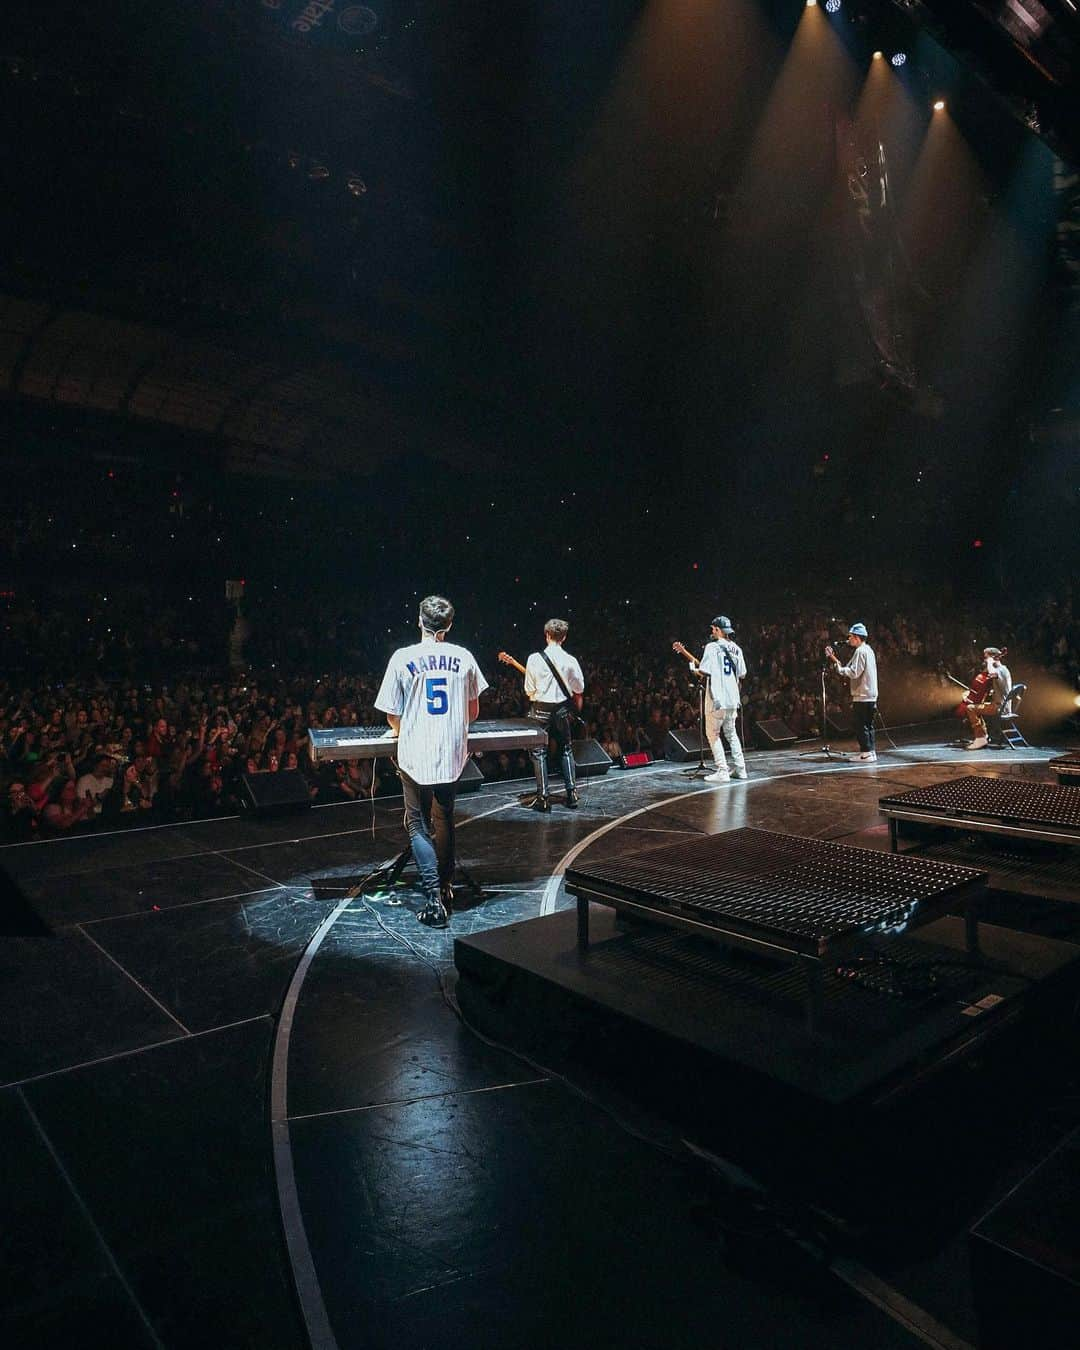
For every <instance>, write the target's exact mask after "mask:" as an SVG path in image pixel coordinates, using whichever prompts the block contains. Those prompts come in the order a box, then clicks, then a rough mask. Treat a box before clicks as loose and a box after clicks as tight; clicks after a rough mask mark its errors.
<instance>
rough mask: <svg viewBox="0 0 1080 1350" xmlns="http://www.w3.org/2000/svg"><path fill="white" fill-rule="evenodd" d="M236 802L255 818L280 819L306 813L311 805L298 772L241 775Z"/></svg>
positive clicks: (306, 784) (301, 776) (304, 783)
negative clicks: (284, 816)
mask: <svg viewBox="0 0 1080 1350" xmlns="http://www.w3.org/2000/svg"><path fill="white" fill-rule="evenodd" d="M240 777H241V782H242V784H243V787H242V790H241V793H240V800H241V801H242V802H243V804H244V806H245V807H246V808H247V809H248V810H249V811H251V812H252V814H253V815H256V816H281V815H285V814H286V813H287V812H289V811H306V810H307V809H308V807H309V806H310V805H311V794H310V791H309V788H308V781H307V779H306V778H305V777H304V775H303V774H302V773H301V772H300V770H299V769H279V770H278V772H277V773H245V774H241V776H240Z"/></svg>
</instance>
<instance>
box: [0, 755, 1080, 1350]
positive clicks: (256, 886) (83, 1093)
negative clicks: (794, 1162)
mask: <svg viewBox="0 0 1080 1350" xmlns="http://www.w3.org/2000/svg"><path fill="white" fill-rule="evenodd" d="M1058 753H1060V750H1055V751H1046V752H1039V751H1031V750H1027V751H1009V752H998V753H994V754H992V755H991V754H990V752H985V751H984V752H979V753H974V754H972V753H965V752H963V751H949V750H945V749H942V748H940V747H938V746H935V745H923V746H919V745H909V746H905V747H903V748H901V749H899V750H896V751H890V750H886V751H883V752H882V753H881V755H880V759H879V761H878V763H877V764H875V765H862V764H859V763H823V762H820V761H817V760H815V759H813V758H806V759H800V758H799V757H798V755H797V754H796V753H795V752H791V751H788V752H783V753H769V754H752V755H750V756H749V767H750V771H751V775H752V777H751V778H750V779H749V781H747V782H733V783H730V784H726V785H720V786H715V787H714V786H713V785H711V784H705V783H702V782H698V781H693V780H689V779H687V778H686V777H685V776H684V775H683V771H682V770H683V766H677V765H666V764H661V765H658V766H656V767H654V768H651V769H646V770H637V771H628V772H625V773H619V772H616V771H612V772H611V773H609V774H608V775H606V776H605V777H603V778H597V779H588V780H586V781H585V782H584V784H583V788H584V791H583V799H584V800H583V804H582V807H581V809H580V810H579V811H577V812H570V811H567V810H566V809H565V808H563V807H562V806H561V805H560V804H558V803H556V805H555V807H554V809H553V811H552V813H551V815H550V816H540V815H537V814H535V813H533V812H530V811H528V810H526V809H524V808H523V807H522V806H521V805H520V804H519V801H518V796H517V794H518V792H519V791H520V789H521V787H522V786H523V785H520V784H499V785H492V786H490V787H484V788H483V789H482V790H481V791H480V792H479V793H477V794H475V795H472V796H467V797H462V798H461V799H460V802H459V812H458V816H459V821H460V823H461V831H460V835H459V857H460V860H461V862H462V863H463V864H464V865H465V867H466V868H467V869H468V870H469V872H470V873H471V874H472V875H473V876H474V877H475V878H476V879H477V880H478V881H479V882H480V883H481V884H482V886H483V888H484V892H485V898H484V899H483V900H482V901H480V902H478V903H475V902H472V901H470V900H469V899H468V897H467V896H461V897H460V898H461V902H462V907H461V908H460V910H459V911H458V912H457V913H456V914H455V917H454V921H453V925H452V927H451V928H450V929H449V930H448V931H446V932H430V931H428V930H426V929H424V928H422V927H421V926H420V925H419V924H417V923H416V922H415V919H414V917H413V910H414V909H415V907H416V905H417V901H418V897H417V896H416V895H415V893H414V892H413V891H412V890H411V889H410V888H409V887H408V886H404V887H400V888H398V889H397V890H396V891H395V893H394V894H392V895H391V894H385V893H383V894H376V895H373V896H369V897H367V898H366V899H358V900H355V901H352V902H349V903H345V904H335V903H334V902H333V901H327V900H317V899H316V898H315V897H314V894H313V891H312V888H311V884H310V883H311V878H312V877H313V876H318V877H325V876H327V875H328V874H337V875H340V876H342V877H351V876H356V875H358V874H361V873H363V872H365V871H366V870H368V869H369V868H370V867H373V866H374V865H376V864H377V863H378V862H380V861H383V860H386V859H388V858H390V857H392V856H393V855H394V854H395V853H396V852H397V851H398V849H399V848H400V847H401V846H402V844H403V842H404V834H403V831H402V828H401V803H400V800H394V799H389V800H379V801H377V802H375V803H374V804H371V803H357V804H349V805H344V806H340V807H327V808H322V809H316V810H314V811H311V812H309V813H308V814H306V815H304V816H300V817H291V818H282V819H278V820H251V819H235V820H217V821H208V822H203V823H199V824H186V825H181V826H173V827H168V828H159V829H150V830H145V831H133V832H127V833H122V834H114V835H99V836H89V837H85V838H72V839H64V840H59V841H56V842H54V843H39V844H33V845H26V846H18V847H10V848H7V849H3V850H0V866H2V867H3V868H5V869H6V870H7V872H8V873H9V875H10V876H12V877H13V878H14V879H15V880H16V881H17V882H18V884H19V885H20V886H21V888H22V889H23V891H24V893H25V894H26V895H27V897H28V898H29V899H30V901H31V902H32V904H33V905H34V906H35V908H36V909H37V910H38V912H39V913H40V914H41V915H42V916H43V917H44V918H45V919H46V920H47V921H48V922H49V923H50V924H51V925H52V926H53V928H54V933H53V935H52V936H50V937H43V938H15V939H8V940H7V941H6V942H5V943H4V945H3V947H2V948H0V953H2V954H0V1004H2V1007H0V1026H2V1027H3V1032H2V1035H0V1085H2V1086H0V1122H2V1124H0V1129H2V1131H3V1141H4V1145H5V1148H6V1153H7V1157H8V1159H9V1165H8V1166H7V1167H6V1168H5V1171H4V1180H3V1181H2V1182H0V1232H2V1233H3V1235H4V1238H3V1243H4V1247H5V1249H6V1250H5V1252H4V1261H3V1273H2V1275H0V1280H2V1281H3V1283H4V1285H5V1287H4V1288H3V1290H2V1293H0V1299H2V1303H3V1306H4V1308H5V1313H6V1318H7V1325H8V1328H9V1334H8V1338H7V1343H8V1344H12V1345H18V1346H20V1347H21V1346H42V1347H44V1346H70V1345H73V1344H78V1345H80V1346H84V1347H85V1346H96V1345H102V1346H104V1345H108V1346H110V1347H118V1346H119V1347H128V1346H131V1347H139V1346H144V1345H145V1346H167V1347H170V1348H171V1347H173V1346H183V1345H188V1344H191V1345H194V1344H198V1345H200V1346H204V1345H214V1346H222V1347H233V1346H248V1345H250V1346H256V1345H257V1346H260V1347H270V1348H271V1350H273V1348H274V1347H300V1346H303V1345H304V1344H305V1343H307V1341H308V1340H309V1339H310V1341H311V1343H313V1344H315V1345H317V1346H320V1347H332V1346H334V1345H338V1346H340V1347H342V1350H346V1348H347V1347H352V1346H360V1345H363V1346H382V1345H391V1344H394V1345H396V1346H398V1347H401V1346H424V1345H428V1344H431V1345H435V1344H438V1345H440V1346H445V1347H456V1346H465V1345H478V1346H484V1347H492V1346H502V1345H504V1344H505V1345H507V1346H509V1345H511V1344H513V1345H514V1346H516V1347H523V1346H524V1347H529V1346H534V1345H537V1346H539V1345H546V1344H549V1343H551V1342H554V1341H558V1342H559V1343H561V1344H562V1345H564V1346H575V1345H584V1344H586V1343H592V1344H607V1343H611V1342H612V1341H613V1340H615V1339H617V1340H618V1342H619V1343H620V1344H621V1345H623V1346H642V1347H645V1346H665V1347H667V1346H682V1345H691V1344H693V1345H695V1346H698V1345H700V1344H702V1343H704V1344H720V1343H722V1344H723V1345H724V1346H725V1347H728V1348H729V1350H739V1348H740V1347H755V1348H756V1347H760V1346H763V1345H769V1346H792V1347H795V1346H798V1347H816V1346H826V1345H828V1346H836V1345H845V1346H867V1347H870V1346H874V1347H885V1348H886V1350H887V1348H888V1347H890V1346H897V1347H900V1346H909V1345H915V1344H918V1343H919V1340H918V1339H917V1338H916V1337H915V1336H913V1335H912V1333H911V1332H910V1331H909V1330H908V1329H906V1326H905V1319H906V1325H907V1326H910V1325H912V1318H913V1317H916V1318H917V1317H922V1318H923V1321H922V1323H920V1324H919V1325H920V1326H921V1328H922V1330H921V1331H920V1336H922V1337H923V1339H925V1335H924V1333H926V1331H927V1328H929V1329H930V1330H931V1331H932V1330H933V1327H934V1326H935V1325H937V1326H938V1330H939V1331H941V1332H951V1333H953V1334H955V1335H956V1336H958V1337H960V1338H961V1339H966V1340H968V1341H973V1340H974V1328H973V1323H972V1316H971V1309H970V1306H969V1302H968V1299H967V1295H966V1289H967V1283H966V1271H965V1269H964V1262H965V1256H964V1247H963V1234H964V1232H965V1230H966V1226H967V1223H968V1221H969V1220H970V1219H972V1218H974V1217H975V1216H976V1214H977V1213H980V1212H982V1211H983V1210H985V1209H986V1208H988V1207H989V1204H990V1203H991V1202H992V1201H993V1200H995V1199H996V1198H997V1197H998V1196H999V1195H1000V1194H1003V1193H1004V1191H1005V1190H1006V1189H1007V1188H1008V1186H1009V1185H1010V1184H1011V1181H1012V1179H1013V1178H1014V1177H1015V1176H1019V1175H1022V1174H1023V1172H1024V1171H1025V1170H1027V1168H1028V1167H1030V1165H1031V1164H1033V1163H1034V1162H1035V1161H1037V1159H1038V1158H1039V1157H1041V1156H1042V1154H1043V1153H1044V1152H1045V1151H1046V1150H1047V1148H1048V1147H1049V1145H1050V1144H1051V1143H1053V1142H1055V1141H1056V1139H1057V1137H1058V1136H1059V1135H1060V1134H1063V1133H1064V1132H1065V1130H1066V1129H1067V1128H1068V1127H1069V1125H1071V1124H1072V1123H1074V1121H1073V1119H1072V1116H1071V1115H1070V1111H1072V1112H1073V1113H1075V1109H1076V1104H1075V1101H1073V1102H1072V1104H1071V1106H1070V1105H1069V1103H1068V1102H1067V1100H1066V1099H1067V1096H1068V1093H1067V1090H1066V1087H1067V1085H1065V1084H1063V1083H1060V1082H1055V1083H1048V1084H1046V1085H1045V1089H1046V1090H1045V1099H1044V1100H1040V1101H1039V1102H1033V1103H1030V1104H1029V1106H1030V1109H1028V1110H1027V1111H1026V1113H1025V1116H1024V1119H1023V1120H1022V1121H1015V1120H1009V1121H998V1122H995V1123H994V1125H993V1130H992V1132H993V1133H994V1135H995V1138H996V1139H997V1140H998V1142H999V1148H998V1150H997V1156H998V1158H999V1166H998V1167H997V1168H996V1170H995V1171H994V1173H993V1175H987V1176H986V1177H985V1178H984V1179H983V1184H982V1185H981V1187H980V1188H979V1191H978V1194H975V1195H971V1194H965V1196H964V1198H963V1201H962V1202H960V1201H958V1203H957V1208H956V1213H955V1215H954V1216H953V1217H954V1220H955V1222H954V1223H953V1224H952V1225H951V1227H947V1231H946V1230H945V1229H943V1230H942V1231H941V1232H940V1233H938V1234H935V1235H934V1236H933V1238H932V1239H931V1238H929V1236H928V1235H922V1236H923V1238H924V1239H925V1240H923V1241H916V1240H915V1238H916V1236H917V1235H914V1234H911V1235H907V1236H909V1237H910V1238H911V1239H912V1240H911V1242H910V1243H908V1244H904V1245H905V1247H906V1251H905V1254H904V1255H902V1256H901V1255H898V1254H897V1252H896V1251H891V1252H890V1253H889V1254H888V1255H881V1256H880V1257H879V1258H874V1257H871V1256H870V1255H869V1254H867V1253H863V1254H862V1255H861V1257H860V1261H859V1263H855V1264H853V1263H852V1262H851V1261H850V1260H849V1261H848V1264H847V1265H842V1264H839V1263H837V1262H836V1261H833V1260H831V1259H827V1258H824V1257H820V1256H814V1255H812V1254H810V1253H808V1251H807V1249H806V1248H805V1247H804V1246H798V1245H796V1244H793V1243H785V1242H783V1241H781V1240H779V1239H778V1238H777V1237H776V1235H775V1234H774V1233H771V1232H770V1233H768V1234H765V1233H764V1232H763V1231H758V1230H757V1229H756V1228H755V1223H754V1222H748V1221H747V1220H746V1216H745V1215H739V1216H738V1217H737V1218H733V1216H732V1214H731V1213H730V1212H729V1210H728V1208H727V1200H726V1199H723V1198H721V1197H719V1196H717V1195H716V1194H715V1193H714V1191H713V1190H712V1189H710V1185H711V1183H710V1182H709V1180H708V1178H707V1176H706V1175H705V1173H704V1170H703V1168H702V1167H701V1165H700V1164H699V1163H698V1162H696V1161H695V1159H694V1158H693V1155H692V1154H688V1153H686V1152H685V1151H683V1152H680V1151H679V1149H678V1148H677V1147H668V1144H669V1143H670V1141H669V1140H667V1139H666V1138H665V1136H664V1133H663V1129H662V1127H661V1126H660V1125H659V1124H658V1123H657V1122H651V1121H647V1120H644V1119H640V1118H636V1117H632V1116H628V1115H627V1114H626V1113H625V1112H624V1110H623V1105H624V1104H618V1105H617V1104H615V1103H613V1102H610V1101H605V1100H602V1099H599V1098H597V1097H596V1095H595V1094H594V1093H593V1092H592V1091H591V1090H589V1091H587V1092H584V1093H583V1092H582V1091H581V1090H580V1088H581V1085H580V1084H579V1085H572V1084H570V1083H568V1082H566V1081H565V1080H564V1079H562V1078H560V1077H558V1076H554V1075H552V1074H551V1073H550V1072H548V1071H547V1068H546V1067H545V1066H543V1065H541V1064H539V1063H533V1064H530V1063H527V1062H524V1061H523V1060H522V1059H520V1058H518V1057H517V1056H515V1055H514V1054H512V1053H510V1052H509V1051H507V1050H506V1049H504V1048H502V1047H500V1046H498V1045H493V1044H489V1043H486V1042H485V1041H483V1040H481V1039H479V1038H477V1037H476V1036H475V1035H473V1034H472V1033H471V1032H470V1031H469V1030H468V1029H467V1028H466V1027H464V1026H463V1025H462V1023H461V1022H460V1021H459V1020H458V1018H457V1017H456V1016H455V1013H454V1011H453V1010H452V1006H451V1005H452V1002H453V984H454V971H453V965H452V946H453V940H454V938H455V936H462V935H465V934H470V933H481V932H483V931H484V930H486V929H490V928H493V927H496V926H500V925H505V924H511V923H517V922H519V921H520V920H522V919H526V918H533V917H537V916H540V915H545V914H554V913H556V912H558V911H561V910H562V909H564V908H567V907H568V906H569V905H570V904H571V903H572V902H571V901H570V900H569V898H568V897H566V896H565V895H564V893H563V890H562V885H561V877H562V874H563V872H564V870H565V868H566V867H567V865H568V864H569V863H570V862H571V861H572V860H573V859H574V858H575V857H578V856H583V855H585V856H601V855H602V854H603V853H605V852H607V851H609V850H616V851H617V850H625V849H631V848H638V847H641V846H643V845H645V844H648V843H650V842H651V843H660V842H663V841H665V840H674V839H676V838H678V837H679V835H680V834H682V835H686V836H692V835H694V834H699V833H702V832H706V833H712V832H715V831H718V830H726V829H731V828H734V827H736V826H742V825H754V826H758V827H762V828H766V829H774V830H781V831H786V832H788V833H794V834H802V835H807V836H813V837H817V838H828V839H836V840H841V841H845V842H857V843H860V844H862V845H864V846H870V847H878V848H882V849H886V848H887V847H888V831H887V827H886V825H885V822H884V820H883V819H882V818H881V817H880V816H879V814H878V811H877V800H878V798H879V797H880V796H882V795H884V794H885V793H886V792H888V791H902V790H905V789H906V788H909V787H916V786H920V785H923V784H926V783H930V782H934V781H937V780H938V779H941V778H946V777H952V776H955V775H958V774H960V773H964V772H979V773H983V772H985V773H997V774H1003V773H1005V774H1013V773H1017V774H1027V775H1031V776H1036V777H1039V778H1041V779H1045V780H1046V781H1050V775H1049V772H1048V770H1047V769H1046V767H1045V765H1046V761H1047V760H1049V759H1050V758H1051V757H1052V756H1053V755H1054V754H1058ZM951 847H954V848H955V847H957V845H956V843H955V841H954V842H953V844H952V845H951ZM964 861H965V862H967V863H968V864H969V865H974V863H973V861H972V859H971V858H970V857H967V858H965V859H964ZM990 870H991V872H992V873H994V871H995V868H994V866H993V859H991V864H990ZM1020 870H1022V869H1021V866H1020V864H1019V863H1018V862H1017V861H1016V859H1015V858H1014V857H1012V856H1010V857H1008V858H1006V859H1004V860H1003V864H1002V867H1001V868H1000V869H998V871H999V874H1000V875H1003V876H1012V877H1013V878H1014V880H1015V877H1016V874H1017V873H1018V872H1019V871H1020ZM1019 889H1021V888H1020V887H1017V886H1015V885H1014V886H1012V890H1014V891H1017V890H1019ZM1022 900H1023V897H1020V896H1016V897H1013V898H1010V899H1009V900H1008V901H1007V902H1006V901H1005V900H1001V901H1000V902H999V905H998V908H999V910H1003V911H1004V913H1000V912H995V914H994V915H993V922H995V923H1006V924H1013V925H1014V926H1015V927H1017V928H1020V929H1026V930H1028V931H1033V932H1041V931H1044V930H1045V929H1050V930H1052V931H1053V934H1054V935H1055V936H1059V937H1065V938H1070V937H1071V938H1075V937H1076V935H1077V934H1078V933H1080V904H1078V905H1073V904H1071V903H1070V902H1069V901H1068V900H1067V899H1065V898H1064V896H1061V897H1058V898H1056V899H1055V900H1054V901H1053V902H1052V903H1051V902H1046V903H1044V904H1042V905H1039V904H1037V903H1035V902H1031V903H1022ZM395 901H396V902H400V903H392V902H395ZM987 1128H989V1127H987ZM676 1142H677V1141H676ZM297 1288H298V1289H299V1296H297V1293H296V1289H297ZM883 1291H884V1292H883ZM896 1299H899V1300H900V1302H899V1303H897V1302H896ZM899 1308H902V1309H903V1315H902V1316H900V1315H899V1313H898V1311H897V1310H898V1309H899ZM912 1309H914V1312H912ZM920 1310H921V1311H920ZM941 1343H946V1342H945V1341H942V1342H941Z"/></svg>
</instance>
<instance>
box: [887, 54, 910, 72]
mask: <svg viewBox="0 0 1080 1350" xmlns="http://www.w3.org/2000/svg"><path fill="white" fill-rule="evenodd" d="M906 60H907V52H893V54H892V56H890V57H889V61H890V62H891V63H892V64H893V65H894V66H895V67H896V69H897V70H899V69H900V67H901V66H902V65H903V64H904V63H905V61H906Z"/></svg>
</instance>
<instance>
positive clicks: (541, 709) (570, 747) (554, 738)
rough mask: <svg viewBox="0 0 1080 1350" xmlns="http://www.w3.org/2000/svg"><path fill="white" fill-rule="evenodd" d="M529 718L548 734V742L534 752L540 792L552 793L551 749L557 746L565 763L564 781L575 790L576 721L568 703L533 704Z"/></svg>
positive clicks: (538, 790)
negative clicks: (549, 780)
mask: <svg viewBox="0 0 1080 1350" xmlns="http://www.w3.org/2000/svg"><path fill="white" fill-rule="evenodd" d="M529 721H530V722H535V723H537V725H538V726H542V727H543V728H544V730H545V731H546V732H547V734H548V744H547V745H546V746H545V747H543V748H540V747H537V748H536V749H535V750H533V751H532V757H533V771H534V773H535V774H536V791H537V794H538V795H539V796H541V797H546V796H547V795H548V765H547V757H548V750H549V749H550V748H551V747H552V746H554V747H555V750H556V751H557V753H558V755H559V760H560V763H561V765H562V776H563V783H564V784H565V786H566V790H567V792H573V790H574V783H575V777H574V724H573V722H571V720H570V708H569V706H568V705H567V704H566V703H554V704H552V703H533V704H531V705H530V707H529Z"/></svg>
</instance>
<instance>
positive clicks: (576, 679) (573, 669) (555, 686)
mask: <svg viewBox="0 0 1080 1350" xmlns="http://www.w3.org/2000/svg"><path fill="white" fill-rule="evenodd" d="M544 656H546V657H547V658H548V661H550V662H551V664H552V665H553V666H554V667H555V669H556V670H557V671H558V672H559V674H560V675H561V676H562V677H563V684H565V685H566V687H567V689H569V690H570V692H571V693H572V694H580V693H581V692H582V691H583V690H584V688H585V676H584V675H582V673H581V667H580V666H579V665H578V660H577V657H576V656H571V655H570V653H569V652H564V651H563V649H562V647H561V646H560V644H559V643H558V642H549V643H548V645H547V646H546V647H545V648H544ZM544 656H541V655H540V653H539V652H533V654H532V655H531V656H530V657H529V659H528V660H527V661H526V662H525V697H526V698H527V699H530V700H531V701H532V702H533V703H565V701H566V695H565V694H564V693H563V691H562V690H561V689H560V688H559V682H558V680H556V678H555V676H554V675H552V673H551V671H550V670H549V669H548V666H547V661H545V660H544Z"/></svg>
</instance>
